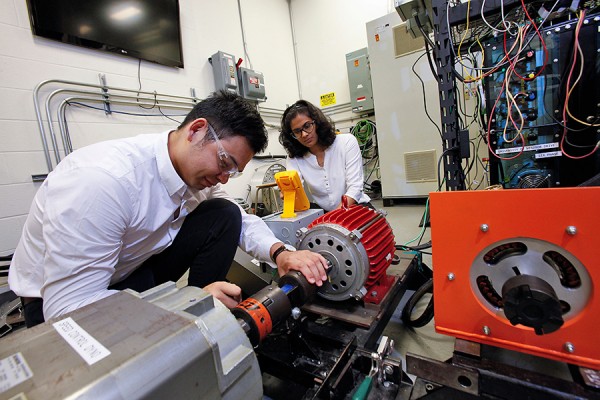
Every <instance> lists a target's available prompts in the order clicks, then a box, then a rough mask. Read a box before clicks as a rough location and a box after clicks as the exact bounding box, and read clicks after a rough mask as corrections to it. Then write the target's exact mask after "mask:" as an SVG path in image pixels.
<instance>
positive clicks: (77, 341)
mask: <svg viewBox="0 0 600 400" xmlns="http://www.w3.org/2000/svg"><path fill="white" fill-rule="evenodd" d="M52 326H53V327H54V329H56V331H57V332H58V333H59V335H60V336H62V337H63V339H65V341H66V342H67V343H68V344H69V345H70V346H71V347H72V348H73V350H75V351H76V352H77V354H79V355H80V356H81V358H83V359H84V360H85V362H87V363H88V365H92V364H94V363H95V362H98V361H100V360H102V359H103V358H104V357H106V356H108V355H109V354H110V351H108V349H107V348H106V347H104V346H102V345H101V344H100V342H98V341H97V340H96V339H94V338H93V337H92V335H90V334H89V333H87V332H86V331H85V330H83V328H82V327H80V326H79V325H77V322H75V321H73V319H72V318H70V317H69V318H66V319H63V320H62V321H58V322H55V323H54V324H52Z"/></svg>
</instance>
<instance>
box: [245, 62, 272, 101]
mask: <svg viewBox="0 0 600 400" xmlns="http://www.w3.org/2000/svg"><path fill="white" fill-rule="evenodd" d="M238 79H239V84H240V95H241V96H242V97H243V98H245V99H247V100H252V101H266V100H267V97H266V95H265V78H264V76H263V74H262V73H261V72H258V71H254V70H251V69H249V68H244V67H240V68H239V69H238Z"/></svg>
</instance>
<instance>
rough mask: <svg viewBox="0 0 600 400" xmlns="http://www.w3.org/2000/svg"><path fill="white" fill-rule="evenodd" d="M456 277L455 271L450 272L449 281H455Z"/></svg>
mask: <svg viewBox="0 0 600 400" xmlns="http://www.w3.org/2000/svg"><path fill="white" fill-rule="evenodd" d="M455 278H456V276H454V273H453V272H450V273H449V274H448V280H449V281H453V280H454V279H455Z"/></svg>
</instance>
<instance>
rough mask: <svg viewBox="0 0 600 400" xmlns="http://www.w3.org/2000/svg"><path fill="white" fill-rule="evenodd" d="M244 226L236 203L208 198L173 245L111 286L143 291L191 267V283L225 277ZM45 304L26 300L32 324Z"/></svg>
mask: <svg viewBox="0 0 600 400" xmlns="http://www.w3.org/2000/svg"><path fill="white" fill-rule="evenodd" d="M241 229H242V216H241V213H240V209H239V208H238V207H237V206H236V205H235V204H233V203H232V202H230V201H229V200H225V199H212V200H207V201H204V202H202V204H200V205H199V206H198V207H197V208H196V209H195V210H194V211H192V212H191V213H190V214H189V215H188V216H187V217H186V218H185V221H184V222H183V225H182V226H181V229H180V231H179V233H178V234H177V236H176V237H175V239H174V240H173V243H172V244H171V246H169V247H167V248H166V249H165V250H163V252H161V253H158V254H155V255H153V256H152V257H150V258H149V259H148V260H146V261H145V262H144V263H143V264H142V265H140V267H139V268H137V269H136V270H135V271H133V273H132V274H131V275H129V276H128V277H127V278H125V279H124V280H122V281H120V282H117V283H115V284H114V285H111V286H109V289H114V290H124V289H133V290H135V291H136V292H143V291H144V290H147V289H150V288H153V287H154V286H157V285H160V284H161V283H165V282H168V281H174V282H176V281H178V280H179V279H180V278H181V277H182V276H183V275H184V274H185V272H186V271H187V270H188V269H189V270H190V272H189V276H188V285H189V286H197V287H204V286H206V285H208V284H210V283H213V282H216V281H222V280H225V277H226V276H227V272H228V271H229V267H230V266H231V263H232V262H233V257H234V255H235V250H236V248H237V245H238V242H239V238H240V232H241ZM24 303H25V302H24ZM42 307H43V302H42V300H41V299H35V300H34V301H30V302H28V303H27V304H24V314H25V322H26V323H27V327H28V328H29V327H31V326H35V325H37V324H40V323H42V322H44V315H43V310H42Z"/></svg>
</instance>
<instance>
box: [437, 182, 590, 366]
mask: <svg viewBox="0 0 600 400" xmlns="http://www.w3.org/2000/svg"><path fill="white" fill-rule="evenodd" d="M598 199H600V188H598V187H589V188H583V187H582V188H561V189H558V188H556V189H521V190H498V191H477V192H467V191H464V192H460V191H459V192H444V193H432V194H431V226H432V243H433V263H434V265H435V268H434V272H433V273H434V283H435V284H434V299H435V323H436V330H437V331H438V332H440V333H444V334H447V335H450V336H455V337H457V338H461V339H465V340H469V341H474V342H479V343H483V344H488V345H493V346H497V347H501V348H505V349H510V350H514V351H518V352H523V353H529V354H533V355H536V356H540V357H545V358H549V359H554V360H558V361H562V362H566V363H569V364H575V365H579V366H583V367H587V368H591V369H593V370H599V369H600V346H598V343H597V340H596V338H595V335H596V334H597V328H598V316H600V301H598V295H597V293H596V290H597V286H598V285H599V284H600V268H598V263H599V261H598V260H600V246H599V243H598V242H599V239H598V238H599V237H600V236H599V235H598V227H599V226H600V214H599V213H598Z"/></svg>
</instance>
